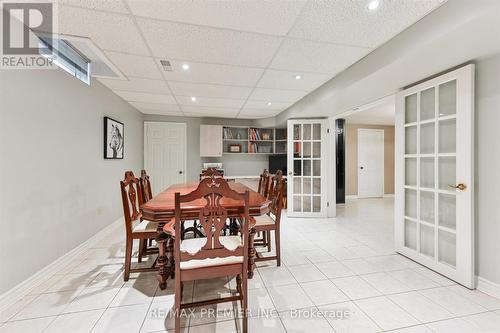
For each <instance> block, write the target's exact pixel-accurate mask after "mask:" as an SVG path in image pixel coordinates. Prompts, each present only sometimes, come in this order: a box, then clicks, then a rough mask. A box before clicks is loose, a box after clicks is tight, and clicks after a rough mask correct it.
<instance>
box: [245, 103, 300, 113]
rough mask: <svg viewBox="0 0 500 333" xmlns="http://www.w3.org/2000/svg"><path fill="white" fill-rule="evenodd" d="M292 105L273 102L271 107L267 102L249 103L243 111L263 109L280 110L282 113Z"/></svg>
mask: <svg viewBox="0 0 500 333" xmlns="http://www.w3.org/2000/svg"><path fill="white" fill-rule="evenodd" d="M291 104H292V103H280V102H271V105H268V102H266V101H247V102H246V103H245V106H244V108H243V109H261V110H278V111H282V110H284V109H286V108H287V107H289V106H290V105H291Z"/></svg>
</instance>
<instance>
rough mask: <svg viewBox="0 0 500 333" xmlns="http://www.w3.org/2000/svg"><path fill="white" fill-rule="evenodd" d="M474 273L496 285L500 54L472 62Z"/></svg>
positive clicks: (499, 264)
mask: <svg viewBox="0 0 500 333" xmlns="http://www.w3.org/2000/svg"><path fill="white" fill-rule="evenodd" d="M475 125H476V126H475V132H476V165H475V168H476V172H475V175H476V177H475V183H476V184H475V185H476V272H477V274H478V275H479V276H481V277H483V278H485V279H487V280H490V281H493V282H495V283H498V284H500V134H499V128H498V127H499V125H500V54H499V55H496V56H493V57H490V58H487V59H482V60H479V61H476V123H475Z"/></svg>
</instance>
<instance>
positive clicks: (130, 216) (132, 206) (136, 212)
mask: <svg viewBox="0 0 500 333" xmlns="http://www.w3.org/2000/svg"><path fill="white" fill-rule="evenodd" d="M120 189H121V193H122V203H123V217H124V219H125V229H126V232H127V234H129V233H132V224H133V222H135V221H137V220H138V219H140V218H141V211H140V207H141V205H142V203H143V201H142V192H141V186H140V185H139V179H137V178H136V177H135V176H134V173H133V172H132V171H126V172H125V177H124V180H122V181H120Z"/></svg>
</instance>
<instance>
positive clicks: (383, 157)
mask: <svg viewBox="0 0 500 333" xmlns="http://www.w3.org/2000/svg"><path fill="white" fill-rule="evenodd" d="M361 131H371V132H380V133H382V175H381V177H382V193H380V196H376V197H372V196H361V195H360V191H359V187H360V186H359V185H360V183H361V182H360V181H359V178H360V177H359V172H360V171H359V170H360V169H359V146H360V141H359V133H360V132H361ZM357 136H358V145H357V150H358V151H357V161H358V165H356V169H357V172H356V176H357V177H358V198H382V197H383V196H384V194H385V179H384V178H385V147H384V145H385V141H384V140H385V131H384V130H383V129H378V128H358V131H357Z"/></svg>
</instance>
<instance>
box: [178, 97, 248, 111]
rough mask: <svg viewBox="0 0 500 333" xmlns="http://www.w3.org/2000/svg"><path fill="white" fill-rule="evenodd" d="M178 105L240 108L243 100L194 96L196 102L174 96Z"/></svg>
mask: <svg viewBox="0 0 500 333" xmlns="http://www.w3.org/2000/svg"><path fill="white" fill-rule="evenodd" d="M175 98H176V99H177V101H178V102H179V104H181V105H187V106H211V107H217V108H238V109H239V108H240V107H241V106H242V105H243V103H244V102H245V100H243V99H227V98H207V97H198V96H196V102H193V101H191V96H175Z"/></svg>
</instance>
